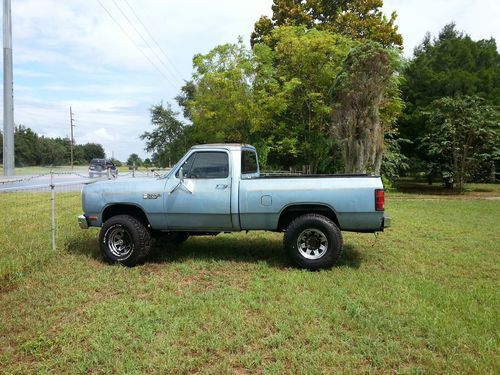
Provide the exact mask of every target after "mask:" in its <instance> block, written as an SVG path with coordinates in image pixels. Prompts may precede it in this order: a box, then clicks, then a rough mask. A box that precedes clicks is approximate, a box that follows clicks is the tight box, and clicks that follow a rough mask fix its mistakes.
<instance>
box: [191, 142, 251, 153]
mask: <svg viewBox="0 0 500 375" xmlns="http://www.w3.org/2000/svg"><path fill="white" fill-rule="evenodd" d="M191 148H194V149H203V148H223V149H225V150H230V151H239V150H241V149H242V148H251V149H253V150H255V147H253V146H252V145H248V144H244V143H207V144H203V145H196V146H193V147H191Z"/></svg>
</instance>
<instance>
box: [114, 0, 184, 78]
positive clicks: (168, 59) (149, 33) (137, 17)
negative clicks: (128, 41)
mask: <svg viewBox="0 0 500 375" xmlns="http://www.w3.org/2000/svg"><path fill="white" fill-rule="evenodd" d="M124 1H125V3H126V4H127V6H128V7H129V9H130V10H131V11H132V13H133V14H134V16H135V18H136V19H137V21H139V23H140V24H141V25H142V27H143V28H144V30H146V33H147V34H148V35H149V37H150V38H151V40H152V41H153V42H154V43H155V44H156V46H157V47H158V49H159V50H160V52H161V53H162V54H163V56H165V58H166V59H167V61H168V62H169V63H170V65H172V67H173V68H174V70H175V71H176V73H177V74H178V75H179V76H182V74H181V73H180V72H179V70H178V69H177V67H176V66H175V64H174V63H173V62H172V61H171V60H170V58H169V57H168V55H167V54H166V53H165V51H164V50H163V48H161V46H160V45H159V44H158V42H157V41H156V39H155V38H154V37H153V35H152V34H151V32H150V31H149V29H148V28H147V26H146V25H145V24H144V22H142V20H141V19H140V18H139V16H138V15H137V12H136V11H135V10H134V8H132V6H131V5H130V3H129V2H128V0H124Z"/></svg>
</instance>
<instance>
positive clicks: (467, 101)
mask: <svg viewBox="0 0 500 375" xmlns="http://www.w3.org/2000/svg"><path fill="white" fill-rule="evenodd" d="M429 108H430V110H429V111H428V112H427V113H426V119H427V120H426V130H427V132H426V135H425V136H423V137H422V138H421V140H420V141H421V148H422V149H424V150H425V152H426V153H427V155H428V156H429V158H430V159H431V160H433V161H434V162H437V163H439V164H440V167H441V170H442V171H445V172H446V171H449V172H450V174H451V177H452V178H453V181H454V182H455V183H456V187H457V190H458V191H462V190H463V185H464V182H466V180H467V178H468V177H469V176H470V175H471V173H473V172H474V170H475V169H477V168H478V166H480V165H481V163H484V162H487V163H488V164H489V165H492V163H494V162H495V161H498V160H499V159H500V122H499V121H500V116H499V112H498V111H497V110H496V109H495V108H494V107H493V106H491V105H489V104H487V103H486V102H485V100H484V99H481V98H479V97H473V96H462V97H454V98H452V97H444V98H440V99H436V100H435V101H434V102H432V105H431V106H430V107H429Z"/></svg>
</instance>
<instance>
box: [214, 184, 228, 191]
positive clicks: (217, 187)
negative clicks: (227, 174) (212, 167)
mask: <svg viewBox="0 0 500 375" xmlns="http://www.w3.org/2000/svg"><path fill="white" fill-rule="evenodd" d="M228 186H229V185H227V184H218V185H217V186H216V187H215V188H216V189H220V190H224V189H225V188H227V187H228Z"/></svg>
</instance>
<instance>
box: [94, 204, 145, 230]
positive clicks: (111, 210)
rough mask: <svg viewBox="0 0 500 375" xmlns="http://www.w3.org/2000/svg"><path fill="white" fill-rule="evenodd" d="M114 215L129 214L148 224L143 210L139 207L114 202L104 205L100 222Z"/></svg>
mask: <svg viewBox="0 0 500 375" xmlns="http://www.w3.org/2000/svg"><path fill="white" fill-rule="evenodd" d="M116 215H130V216H132V217H134V218H135V219H137V220H139V221H140V222H141V223H143V224H144V225H146V226H147V225H149V220H148V218H147V216H146V214H145V213H144V211H143V210H142V209H140V208H139V207H137V206H133V205H130V204H114V205H112V206H108V207H106V208H105V209H104V212H103V213H102V222H103V223H104V222H105V221H106V220H108V219H110V218H112V217H113V216H116Z"/></svg>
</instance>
